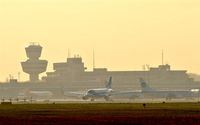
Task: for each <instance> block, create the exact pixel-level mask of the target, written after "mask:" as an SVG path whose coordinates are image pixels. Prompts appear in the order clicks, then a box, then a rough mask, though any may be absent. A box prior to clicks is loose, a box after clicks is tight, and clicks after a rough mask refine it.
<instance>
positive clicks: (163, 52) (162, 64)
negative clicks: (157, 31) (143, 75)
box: [162, 50, 164, 65]
mask: <svg viewBox="0 0 200 125" xmlns="http://www.w3.org/2000/svg"><path fill="white" fill-rule="evenodd" d="M162 65H164V51H163V50H162Z"/></svg>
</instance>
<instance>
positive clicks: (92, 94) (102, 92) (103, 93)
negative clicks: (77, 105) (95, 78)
mask: <svg viewBox="0 0 200 125" xmlns="http://www.w3.org/2000/svg"><path fill="white" fill-rule="evenodd" d="M112 92H113V90H112V89H109V88H99V89H89V90H88V91H87V92H86V93H85V95H84V96H83V97H82V98H83V99H84V100H88V99H91V100H94V99H97V98H104V99H105V100H106V101H108V100H109V97H110V96H111V94H112Z"/></svg>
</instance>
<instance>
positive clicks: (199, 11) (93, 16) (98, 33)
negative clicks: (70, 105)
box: [0, 0, 200, 81]
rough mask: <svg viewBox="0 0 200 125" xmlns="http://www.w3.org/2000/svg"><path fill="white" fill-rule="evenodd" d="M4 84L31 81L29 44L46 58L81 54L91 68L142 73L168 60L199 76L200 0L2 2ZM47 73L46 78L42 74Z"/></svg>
mask: <svg viewBox="0 0 200 125" xmlns="http://www.w3.org/2000/svg"><path fill="white" fill-rule="evenodd" d="M0 17H1V19H0V34H1V37H0V43H1V46H0V58H1V62H0V69H1V71H0V81H5V79H6V78H7V77H8V76H9V74H12V75H14V76H15V78H16V77H17V73H18V72H21V79H22V80H27V79H28V75H27V74H25V73H23V72H22V68H21V65H20V62H22V61H26V60H27V57H26V54H25V50H24V47H25V46H27V45H29V43H30V42H38V43H40V45H41V46H43V52H42V57H41V59H46V60H48V61H49V64H48V70H47V71H53V67H52V63H55V62H65V61H66V58H67V56H68V49H70V51H71V56H73V55H74V54H79V55H80V56H81V57H82V58H83V61H84V63H85V66H86V67H88V70H92V66H93V65H92V64H93V58H92V56H93V49H94V51H95V62H96V67H97V68H104V67H105V68H108V70H142V65H144V64H149V65H150V66H153V67H154V66H157V65H160V64H161V53H162V50H164V53H165V54H164V55H165V61H164V63H168V64H170V65H171V66H172V69H184V70H188V72H192V73H197V74H200V65H199V64H200V56H199V55H198V52H199V51H200V37H199V34H200V1H199V0H162V1H160V0H151V1H149V0H134V1H133V0H123V1H122V0H115V1H113V0H17V1H16V0H0ZM43 75H45V74H43Z"/></svg>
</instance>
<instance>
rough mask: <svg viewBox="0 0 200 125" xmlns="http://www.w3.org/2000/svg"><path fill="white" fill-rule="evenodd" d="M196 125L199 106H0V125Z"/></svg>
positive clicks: (83, 104)
mask: <svg viewBox="0 0 200 125" xmlns="http://www.w3.org/2000/svg"><path fill="white" fill-rule="evenodd" d="M10 124H13V125H18V124H19V125H65V124H81V125H82V124H93V125H95V124H101V125H105V124H115V125H117V124H123V125H124V124H134V125H200V104H199V103H146V107H144V106H143V104H142V103H69V104H13V105H0V125H10Z"/></svg>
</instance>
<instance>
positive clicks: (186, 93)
mask: <svg viewBox="0 0 200 125" xmlns="http://www.w3.org/2000/svg"><path fill="white" fill-rule="evenodd" d="M139 83H140V86H141V90H135V91H121V92H120V93H119V94H117V95H118V96H120V97H122V98H127V97H128V98H130V99H136V98H147V99H148V98H149V99H151V98H165V99H166V100H170V99H176V98H188V99H192V98H194V97H197V94H196V93H195V92H193V91H192V90H191V91H190V90H157V89H154V88H151V87H150V86H149V85H148V84H147V82H146V81H145V80H144V79H142V78H140V79H139Z"/></svg>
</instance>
